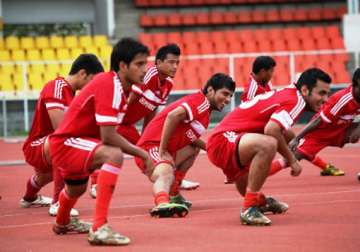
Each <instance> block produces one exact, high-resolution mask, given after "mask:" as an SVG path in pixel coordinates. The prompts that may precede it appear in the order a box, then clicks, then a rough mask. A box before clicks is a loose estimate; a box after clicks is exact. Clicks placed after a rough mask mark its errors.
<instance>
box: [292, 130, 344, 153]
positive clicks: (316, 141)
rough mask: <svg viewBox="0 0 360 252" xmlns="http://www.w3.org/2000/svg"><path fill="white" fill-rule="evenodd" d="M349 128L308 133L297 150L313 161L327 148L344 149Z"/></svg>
mask: <svg viewBox="0 0 360 252" xmlns="http://www.w3.org/2000/svg"><path fill="white" fill-rule="evenodd" d="M348 128H349V127H329V128H326V129H316V130H314V131H311V132H310V133H308V134H307V135H306V136H305V137H304V138H303V139H301V140H300V144H299V146H298V148H297V150H298V151H299V152H300V153H302V154H303V155H305V156H306V158H307V159H309V160H313V159H314V158H315V156H316V155H317V154H318V153H319V152H320V151H321V150H322V149H324V148H325V147H328V146H335V147H340V148H341V147H343V146H344V144H345V138H346V135H347V134H348V130H347V129H348Z"/></svg>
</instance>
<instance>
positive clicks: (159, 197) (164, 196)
mask: <svg viewBox="0 0 360 252" xmlns="http://www.w3.org/2000/svg"><path fill="white" fill-rule="evenodd" d="M169 201H170V197H169V194H168V193H167V192H164V191H162V192H158V193H156V194H155V195H154V202H155V205H156V206H157V205H159V204H161V203H169Z"/></svg>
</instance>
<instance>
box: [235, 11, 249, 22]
mask: <svg viewBox="0 0 360 252" xmlns="http://www.w3.org/2000/svg"><path fill="white" fill-rule="evenodd" d="M251 16H252V15H251V13H250V12H249V11H239V12H238V15H237V20H238V22H239V23H240V24H248V23H251V22H252V17H251Z"/></svg>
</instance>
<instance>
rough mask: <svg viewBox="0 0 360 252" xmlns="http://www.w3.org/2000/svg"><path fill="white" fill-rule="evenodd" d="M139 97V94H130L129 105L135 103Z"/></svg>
mask: <svg viewBox="0 0 360 252" xmlns="http://www.w3.org/2000/svg"><path fill="white" fill-rule="evenodd" d="M138 96H139V94H138V93H135V92H130V95H129V97H128V100H127V101H128V102H127V104H132V103H133V102H134V101H136V100H137V98H138Z"/></svg>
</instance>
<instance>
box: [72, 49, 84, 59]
mask: <svg viewBox="0 0 360 252" xmlns="http://www.w3.org/2000/svg"><path fill="white" fill-rule="evenodd" d="M82 53H83V50H82V49H81V48H71V49H70V55H71V58H72V60H75V59H76V58H77V57H79V55H80V54H82Z"/></svg>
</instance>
